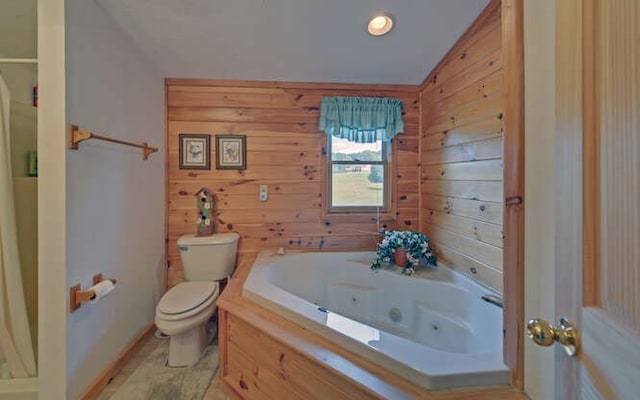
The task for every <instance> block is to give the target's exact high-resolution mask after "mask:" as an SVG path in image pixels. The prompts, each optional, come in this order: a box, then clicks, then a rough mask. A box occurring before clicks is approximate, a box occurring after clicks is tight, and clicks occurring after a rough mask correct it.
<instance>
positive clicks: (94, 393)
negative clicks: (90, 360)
mask: <svg viewBox="0 0 640 400" xmlns="http://www.w3.org/2000/svg"><path fill="white" fill-rule="evenodd" d="M154 331H155V325H154V324H151V325H149V326H147V327H146V328H144V329H143V330H142V332H141V333H140V335H138V336H137V337H136V338H135V339H134V340H133V341H131V343H129V345H128V346H127V347H125V348H124V350H122V352H121V353H120V354H118V357H116V359H115V360H114V361H113V362H112V363H111V364H109V365H108V366H107V368H106V369H105V370H104V371H103V372H102V373H101V374H100V375H98V377H97V378H96V379H95V380H94V381H93V382H92V383H91V384H90V385H89V386H88V387H87V389H85V390H84V392H82V394H81V395H80V396H79V397H78V399H80V400H92V399H95V398H96V397H98V395H99V394H100V393H101V392H102V391H103V390H104V388H105V387H106V386H107V384H108V383H109V380H110V379H111V378H112V377H113V376H114V375H115V374H116V373H117V372H118V371H120V370H121V369H122V367H123V366H124V364H125V363H126V362H127V361H129V359H130V358H131V357H132V356H133V355H134V354H135V353H136V352H137V351H138V350H140V348H141V347H142V345H143V344H144V343H145V342H146V341H147V339H149V338H150V337H151V335H153V332H154Z"/></svg>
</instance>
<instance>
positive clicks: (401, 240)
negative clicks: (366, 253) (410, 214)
mask: <svg viewBox="0 0 640 400" xmlns="http://www.w3.org/2000/svg"><path fill="white" fill-rule="evenodd" d="M400 247H401V248H403V249H404V250H405V252H406V253H407V260H406V262H405V265H401V267H403V269H402V273H403V274H405V275H411V274H412V273H414V272H415V270H416V268H417V267H418V266H420V265H438V261H437V259H436V255H435V254H434V252H433V249H432V248H431V246H429V239H428V238H427V237H426V236H425V235H424V234H422V233H420V232H416V231H393V230H392V231H386V232H384V238H383V239H382V241H381V242H380V243H378V251H377V252H376V256H377V257H376V259H375V261H373V262H372V263H371V269H373V270H375V269H378V268H381V267H382V266H383V265H384V264H391V263H393V259H394V256H395V254H396V249H398V248H400Z"/></svg>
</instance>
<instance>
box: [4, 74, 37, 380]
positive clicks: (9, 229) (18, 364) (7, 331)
mask: <svg viewBox="0 0 640 400" xmlns="http://www.w3.org/2000/svg"><path fill="white" fill-rule="evenodd" d="M9 110H10V98H9V88H8V87H7V85H6V83H5V82H4V80H3V79H2V76H1V75H0V374H2V371H3V370H4V371H5V372H6V371H8V372H9V374H10V377H12V378H26V377H32V376H36V365H35V358H34V355H33V346H32V345H31V334H30V331H29V320H28V319H27V308H26V305H25V301H24V292H23V288H22V276H21V272H20V258H19V256H18V236H17V232H16V215H15V210H14V198H13V181H12V179H13V178H12V176H11V149H10V140H9Z"/></svg>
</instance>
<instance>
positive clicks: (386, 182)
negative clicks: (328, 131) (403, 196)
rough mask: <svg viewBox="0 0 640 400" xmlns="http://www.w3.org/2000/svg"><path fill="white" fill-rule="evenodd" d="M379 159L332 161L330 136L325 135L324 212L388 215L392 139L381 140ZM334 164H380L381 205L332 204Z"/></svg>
mask: <svg viewBox="0 0 640 400" xmlns="http://www.w3.org/2000/svg"><path fill="white" fill-rule="evenodd" d="M381 143H382V147H381V155H382V160H381V161H334V160H332V156H331V155H332V147H331V144H332V136H331V135H327V147H326V148H327V151H326V158H325V163H326V165H325V168H324V172H325V177H326V179H325V193H326V199H327V202H326V205H325V212H326V213H327V214H383V215H388V214H389V213H390V212H391V207H392V198H393V196H392V193H391V188H392V185H391V176H392V174H391V168H392V149H393V147H392V141H384V140H382V141H381ZM334 165H371V166H373V165H382V167H383V168H382V169H383V172H384V173H383V184H382V193H383V197H382V205H380V206H335V207H334V206H332V204H333V198H332V196H333V166H334Z"/></svg>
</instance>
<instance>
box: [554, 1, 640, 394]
mask: <svg viewBox="0 0 640 400" xmlns="http://www.w3.org/2000/svg"><path fill="white" fill-rule="evenodd" d="M556 6H557V8H556V40H557V43H556V44H557V46H556V138H557V150H558V151H557V154H556V156H557V164H556V165H557V170H556V179H557V187H556V191H557V192H556V227H555V228H556V252H555V254H556V257H555V260H556V263H555V271H556V277H555V278H556V281H555V282H556V283H555V285H556V316H555V321H556V322H557V321H558V320H559V318H560V317H565V318H567V319H569V320H570V321H572V322H573V323H575V325H576V327H577V330H578V331H579V333H580V336H581V337H580V339H581V340H580V341H581V346H580V349H579V350H578V353H577V354H576V356H574V357H569V356H567V355H566V354H565V353H564V352H563V351H562V350H561V347H560V346H558V345H556V347H558V349H556V355H555V359H556V365H555V376H556V398H557V399H578V398H579V399H597V398H604V399H617V398H620V399H638V398H640V51H639V49H640V2H639V1H638V0H557V2H556ZM542 317H543V318H544V316H542Z"/></svg>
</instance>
